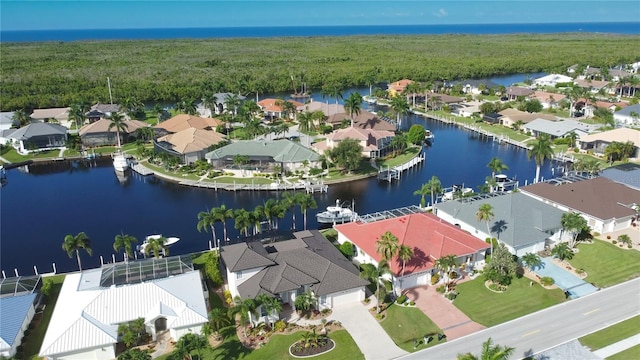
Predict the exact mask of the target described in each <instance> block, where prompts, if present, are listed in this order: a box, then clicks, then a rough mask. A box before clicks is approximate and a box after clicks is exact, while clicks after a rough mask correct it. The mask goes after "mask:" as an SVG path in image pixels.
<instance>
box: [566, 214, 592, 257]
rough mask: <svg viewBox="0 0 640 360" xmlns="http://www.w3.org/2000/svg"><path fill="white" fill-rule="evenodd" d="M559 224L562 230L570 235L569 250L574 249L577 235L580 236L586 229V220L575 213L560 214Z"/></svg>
mask: <svg viewBox="0 0 640 360" xmlns="http://www.w3.org/2000/svg"><path fill="white" fill-rule="evenodd" d="M560 224H561V225H562V229H563V230H565V231H567V232H570V233H571V240H570V241H569V247H570V248H574V247H575V246H576V243H577V241H578V235H580V233H581V232H582V231H583V230H584V229H587V228H588V225H587V220H585V218H583V217H582V216H580V214H578V213H576V212H569V213H564V214H562V218H561V219H560Z"/></svg>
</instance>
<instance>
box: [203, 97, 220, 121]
mask: <svg viewBox="0 0 640 360" xmlns="http://www.w3.org/2000/svg"><path fill="white" fill-rule="evenodd" d="M202 105H204V106H206V107H207V109H209V111H211V117H213V115H214V114H215V113H216V109H217V107H218V98H217V97H216V96H215V94H214V93H213V91H211V92H207V93H205V94H204V96H203V97H202Z"/></svg>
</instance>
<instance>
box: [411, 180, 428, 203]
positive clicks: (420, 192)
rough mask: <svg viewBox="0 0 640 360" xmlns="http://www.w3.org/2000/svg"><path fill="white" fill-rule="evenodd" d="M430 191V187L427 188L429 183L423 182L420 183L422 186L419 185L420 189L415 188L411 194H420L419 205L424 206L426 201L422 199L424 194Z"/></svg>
mask: <svg viewBox="0 0 640 360" xmlns="http://www.w3.org/2000/svg"><path fill="white" fill-rule="evenodd" d="M430 191H431V189H429V183H424V184H422V186H421V187H420V189H418V190H416V191H414V192H413V195H416V196H417V195H420V207H421V208H424V207H425V205H426V201H425V199H424V197H425V196H427V194H428V193H429V192H430Z"/></svg>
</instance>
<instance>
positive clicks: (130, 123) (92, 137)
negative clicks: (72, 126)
mask: <svg viewBox="0 0 640 360" xmlns="http://www.w3.org/2000/svg"><path fill="white" fill-rule="evenodd" d="M124 123H125V124H126V125H127V128H126V129H125V130H120V143H121V144H124V143H126V142H127V141H129V140H130V139H131V138H132V137H134V136H133V134H134V133H135V132H136V130H138V129H140V128H144V127H148V126H149V124H147V123H145V122H142V121H139V120H125V121H124ZM110 125H111V120H109V119H100V120H98V121H95V122H93V123H91V124H88V125H85V126H83V127H81V128H80V130H79V131H78V134H79V135H80V140H82V144H83V145H85V146H102V145H115V144H116V143H117V141H116V129H115V128H111V130H109V126H110Z"/></svg>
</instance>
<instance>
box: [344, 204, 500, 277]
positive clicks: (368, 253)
mask: <svg viewBox="0 0 640 360" xmlns="http://www.w3.org/2000/svg"><path fill="white" fill-rule="evenodd" d="M334 228H335V229H336V231H337V232H338V242H339V243H340V244H343V243H345V242H347V241H348V242H351V243H352V244H353V245H354V253H355V255H354V258H353V260H354V261H356V262H358V263H360V264H365V263H367V264H374V265H376V266H377V265H378V263H379V262H380V261H381V260H382V256H381V255H380V254H378V253H377V252H376V244H375V243H376V241H377V240H379V238H380V236H382V235H383V234H384V233H385V232H387V231H389V232H391V233H392V234H393V235H394V236H395V237H396V238H398V244H400V245H406V246H409V247H411V248H412V249H413V253H414V255H413V257H412V258H411V260H409V261H408V262H407V263H406V264H405V269H404V276H403V274H402V261H401V260H400V259H399V258H398V257H397V256H396V257H394V258H393V259H392V260H391V261H390V262H389V267H390V268H391V273H392V281H393V283H394V287H396V288H401V289H408V288H412V287H416V286H421V285H427V284H430V283H431V282H430V281H431V275H432V274H435V273H436V272H437V271H436V270H435V269H434V266H435V265H434V263H435V261H436V260H437V259H439V258H441V257H443V256H447V255H455V256H456V257H457V258H458V261H459V263H460V264H462V263H465V264H466V265H467V266H471V267H478V266H482V265H483V264H484V258H485V252H486V250H487V249H489V247H490V246H489V244H488V243H486V242H484V241H482V240H479V239H477V238H475V237H474V236H472V235H471V234H469V233H467V232H466V231H463V230H461V229H460V228H458V227H457V226H454V225H453V224H450V223H448V222H445V221H444V220H442V219H439V218H438V217H436V216H435V215H433V214H430V213H416V214H411V215H405V216H401V217H397V218H392V219H386V220H379V221H374V222H370V223H362V222H352V223H348V224H341V225H335V226H334Z"/></svg>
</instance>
